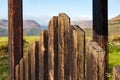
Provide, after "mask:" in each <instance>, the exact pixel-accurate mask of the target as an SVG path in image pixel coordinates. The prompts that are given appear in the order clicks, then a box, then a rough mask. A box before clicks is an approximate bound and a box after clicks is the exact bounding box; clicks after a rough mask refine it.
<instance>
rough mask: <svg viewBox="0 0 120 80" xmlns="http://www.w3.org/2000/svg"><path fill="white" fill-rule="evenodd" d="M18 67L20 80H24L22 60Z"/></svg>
mask: <svg viewBox="0 0 120 80" xmlns="http://www.w3.org/2000/svg"><path fill="white" fill-rule="evenodd" d="M19 67H20V80H25V71H24V70H25V69H24V59H23V58H22V59H21V60H20V65H19Z"/></svg>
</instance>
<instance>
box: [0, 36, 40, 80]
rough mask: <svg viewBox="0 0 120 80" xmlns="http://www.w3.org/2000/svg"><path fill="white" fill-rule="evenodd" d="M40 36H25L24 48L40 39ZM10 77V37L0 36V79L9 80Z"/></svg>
mask: <svg viewBox="0 0 120 80" xmlns="http://www.w3.org/2000/svg"><path fill="white" fill-rule="evenodd" d="M38 38H39V37H38V36H24V50H25V48H26V47H27V46H28V45H29V44H32V43H34V42H35V41H36V40H38ZM7 77H8V38H7V37H0V80H7Z"/></svg>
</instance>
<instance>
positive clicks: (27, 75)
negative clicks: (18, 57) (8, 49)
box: [24, 50, 32, 80]
mask: <svg viewBox="0 0 120 80" xmlns="http://www.w3.org/2000/svg"><path fill="white" fill-rule="evenodd" d="M31 52H32V50H28V51H27V52H26V53H25V56H24V63H25V64H24V66H25V80H31Z"/></svg>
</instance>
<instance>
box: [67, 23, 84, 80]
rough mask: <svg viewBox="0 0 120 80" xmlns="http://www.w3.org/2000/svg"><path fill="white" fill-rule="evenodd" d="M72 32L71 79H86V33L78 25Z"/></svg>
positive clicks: (72, 28)
mask: <svg viewBox="0 0 120 80" xmlns="http://www.w3.org/2000/svg"><path fill="white" fill-rule="evenodd" d="M70 28H71V31H70V43H71V45H70V52H71V54H70V55H71V56H70V63H69V64H70V66H71V67H70V70H71V79H72V80H73V79H74V80H84V79H85V57H84V56H85V32H84V31H83V30H82V29H81V28H80V27H79V26H77V25H75V26H71V27H70Z"/></svg>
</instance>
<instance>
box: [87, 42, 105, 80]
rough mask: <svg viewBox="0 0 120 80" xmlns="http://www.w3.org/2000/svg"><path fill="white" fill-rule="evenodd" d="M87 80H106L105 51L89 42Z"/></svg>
mask: <svg viewBox="0 0 120 80" xmlns="http://www.w3.org/2000/svg"><path fill="white" fill-rule="evenodd" d="M86 49H87V50H86V53H87V54H86V55H87V58H86V59H87V80H105V79H104V75H105V51H104V49H102V48H101V47H100V46H99V45H98V44H97V43H96V42H88V43H87V46H86Z"/></svg>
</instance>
